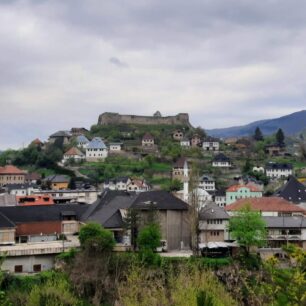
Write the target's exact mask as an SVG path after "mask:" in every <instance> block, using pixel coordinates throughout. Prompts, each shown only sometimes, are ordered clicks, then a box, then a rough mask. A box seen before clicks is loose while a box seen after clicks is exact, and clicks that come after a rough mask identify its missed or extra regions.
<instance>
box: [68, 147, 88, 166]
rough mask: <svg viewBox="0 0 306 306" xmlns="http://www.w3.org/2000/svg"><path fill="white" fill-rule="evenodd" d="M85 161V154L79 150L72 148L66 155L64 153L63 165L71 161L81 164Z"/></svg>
mask: <svg viewBox="0 0 306 306" xmlns="http://www.w3.org/2000/svg"><path fill="white" fill-rule="evenodd" d="M84 159H85V154H84V153H83V152H81V151H80V150H79V149H78V148H75V147H72V148H70V149H69V150H68V151H67V152H66V153H64V156H63V159H62V163H66V162H67V161H69V160H74V161H76V162H80V161H82V160H84Z"/></svg>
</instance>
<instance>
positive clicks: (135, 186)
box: [126, 179, 150, 192]
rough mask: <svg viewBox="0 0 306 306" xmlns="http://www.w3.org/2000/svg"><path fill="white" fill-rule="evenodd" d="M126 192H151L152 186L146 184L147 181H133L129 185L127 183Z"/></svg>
mask: <svg viewBox="0 0 306 306" xmlns="http://www.w3.org/2000/svg"><path fill="white" fill-rule="evenodd" d="M126 190H127V191H134V192H144V191H149V190H150V186H149V185H148V184H147V183H146V181H145V180H137V179H132V180H130V182H129V183H127V186H126Z"/></svg>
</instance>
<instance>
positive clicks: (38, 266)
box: [33, 265, 41, 272]
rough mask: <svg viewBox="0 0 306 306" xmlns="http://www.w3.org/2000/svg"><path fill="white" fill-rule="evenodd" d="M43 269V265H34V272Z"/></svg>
mask: <svg viewBox="0 0 306 306" xmlns="http://www.w3.org/2000/svg"><path fill="white" fill-rule="evenodd" d="M40 271H41V265H33V272H40Z"/></svg>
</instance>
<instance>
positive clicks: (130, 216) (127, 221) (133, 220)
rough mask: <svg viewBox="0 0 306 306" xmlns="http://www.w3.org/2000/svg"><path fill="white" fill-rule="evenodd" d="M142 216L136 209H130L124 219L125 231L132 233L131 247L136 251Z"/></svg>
mask: <svg viewBox="0 0 306 306" xmlns="http://www.w3.org/2000/svg"><path fill="white" fill-rule="evenodd" d="M139 221H140V215H139V211H138V210H136V209H134V208H129V209H128V210H127V213H126V216H125V217H124V218H123V227H124V229H125V230H126V231H127V230H130V231H131V245H132V247H133V250H134V251H135V249H136V246H137V236H138V227H139Z"/></svg>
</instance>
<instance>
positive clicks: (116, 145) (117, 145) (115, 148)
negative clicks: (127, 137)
mask: <svg viewBox="0 0 306 306" xmlns="http://www.w3.org/2000/svg"><path fill="white" fill-rule="evenodd" d="M121 150H122V142H111V143H110V144H109V151H110V152H120V151H121Z"/></svg>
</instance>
